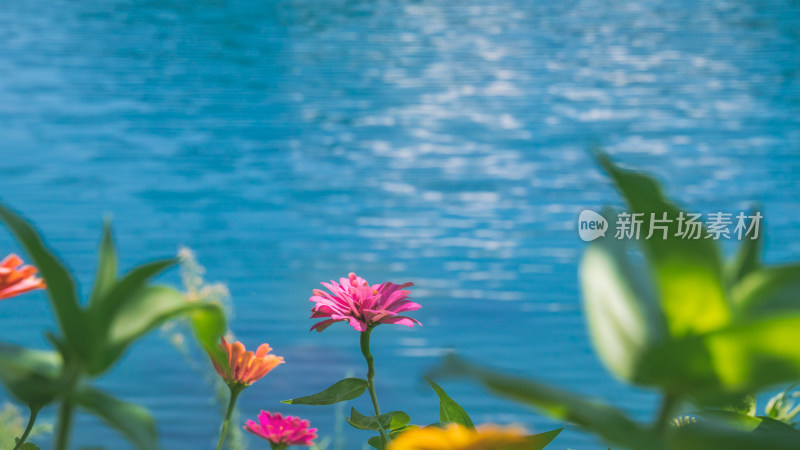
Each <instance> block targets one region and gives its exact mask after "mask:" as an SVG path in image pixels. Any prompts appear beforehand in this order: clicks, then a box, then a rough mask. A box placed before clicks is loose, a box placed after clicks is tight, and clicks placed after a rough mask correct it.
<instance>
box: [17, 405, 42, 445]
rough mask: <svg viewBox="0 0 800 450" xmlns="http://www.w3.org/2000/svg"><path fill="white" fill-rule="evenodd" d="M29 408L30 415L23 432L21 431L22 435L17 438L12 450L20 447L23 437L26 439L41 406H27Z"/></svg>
mask: <svg viewBox="0 0 800 450" xmlns="http://www.w3.org/2000/svg"><path fill="white" fill-rule="evenodd" d="M29 408H30V410H31V417H30V418H29V419H28V426H27V427H25V432H23V433H22V437H20V438H19V440H18V441H17V445H16V446H14V450H17V449H19V448H20V447H22V444H24V443H25V439H28V435H29V434H31V430H33V424H34V423H36V416H38V415H39V411H41V410H42V407H41V406H39V407H33V406H30V407H29Z"/></svg>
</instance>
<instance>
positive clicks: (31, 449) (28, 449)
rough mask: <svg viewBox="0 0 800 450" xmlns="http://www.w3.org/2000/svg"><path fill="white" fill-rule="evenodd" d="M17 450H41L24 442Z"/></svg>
mask: <svg viewBox="0 0 800 450" xmlns="http://www.w3.org/2000/svg"><path fill="white" fill-rule="evenodd" d="M19 450H41V449H40V448H39V447H38V446H37V445H36V444H33V443H30V442H26V443H24V444H22V446H21V447H20V448H19Z"/></svg>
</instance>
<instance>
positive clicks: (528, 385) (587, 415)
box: [436, 356, 662, 450]
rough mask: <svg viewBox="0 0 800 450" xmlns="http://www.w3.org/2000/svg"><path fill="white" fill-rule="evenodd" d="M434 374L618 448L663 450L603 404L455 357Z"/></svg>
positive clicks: (632, 423) (617, 412)
mask: <svg viewBox="0 0 800 450" xmlns="http://www.w3.org/2000/svg"><path fill="white" fill-rule="evenodd" d="M436 373H437V374H439V375H443V376H450V377H463V378H469V379H473V380H475V381H478V382H480V383H481V384H482V385H483V386H485V387H486V388H487V389H488V390H489V391H490V392H492V393H494V394H496V395H499V396H501V397H505V398H508V399H511V400H513V401H516V402H519V403H523V404H526V405H530V406H533V407H535V408H537V409H538V410H539V411H541V412H542V413H543V414H545V415H547V416H550V417H552V418H555V419H558V420H565V421H568V422H571V423H574V424H575V425H577V426H579V427H581V428H583V429H585V430H587V431H590V432H592V433H594V434H596V435H597V436H600V437H601V438H603V439H605V440H606V441H608V442H609V443H614V444H615V445H618V446H621V447H630V448H642V449H645V448H646V449H648V450H655V449H660V448H662V447H661V445H660V443H659V441H658V439H657V438H656V436H654V435H653V434H652V433H651V432H650V430H647V429H645V428H643V427H641V426H640V425H639V424H637V423H636V422H634V421H632V420H631V419H629V418H628V417H627V416H626V415H625V414H623V413H622V412H620V411H619V410H617V409H615V408H613V407H611V406H608V405H606V404H603V403H599V402H595V401H590V400H587V399H585V398H584V397H583V396H581V395H576V394H572V393H568V392H565V391H561V390H559V389H555V388H553V387H551V386H546V385H543V384H539V383H536V382H533V381H529V380H526V379H523V378H518V377H513V376H509V375H503V374H500V373H496V372H493V371H491V370H488V369H484V368H480V367H478V366H475V365H473V364H471V363H468V362H466V361H464V360H462V359H460V358H458V357H456V356H448V357H446V358H445V362H444V364H443V365H442V367H441V368H439V369H438V370H437V371H436Z"/></svg>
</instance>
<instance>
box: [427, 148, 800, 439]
mask: <svg viewBox="0 0 800 450" xmlns="http://www.w3.org/2000/svg"><path fill="white" fill-rule="evenodd" d="M598 159H599V162H600V165H601V166H602V167H603V169H604V170H605V171H606V172H607V173H608V175H609V176H610V177H611V179H612V180H613V182H614V184H615V185H616V187H617V188H618V189H619V191H620V192H621V194H622V197H623V198H624V200H625V201H626V203H627V205H628V208H629V212H630V213H641V214H642V216H641V217H642V219H643V222H644V223H643V224H642V228H643V229H645V230H646V229H649V227H650V222H651V221H652V220H654V219H656V220H657V219H662V218H663V214H664V213H666V214H667V217H668V218H671V219H672V222H670V223H669V224H668V225H666V226H667V227H668V228H667V231H666V233H667V237H666V238H665V239H660V238H659V236H658V235H657V236H656V238H653V239H643V240H639V241H631V240H620V239H615V238H614V237H605V238H601V239H598V240H596V241H594V242H592V243H591V244H590V245H589V247H588V249H587V250H586V252H585V254H584V257H583V261H582V264H581V270H580V280H581V285H582V288H583V298H584V310H585V316H586V319H587V325H588V329H589V334H590V336H591V339H592V342H593V344H594V347H595V350H596V352H597V354H598V356H599V358H600V359H601V360H602V362H603V363H604V365H605V366H606V368H607V369H608V370H609V371H610V372H611V373H612V374H614V375H615V376H616V377H617V378H618V379H620V380H621V381H623V382H625V383H628V384H631V385H635V386H641V387H645V388H650V389H653V390H656V391H657V392H659V393H660V394H661V398H662V405H661V408H660V410H659V411H658V412H657V413H656V414H655V420H654V422H653V423H648V424H645V423H639V422H637V421H635V420H633V419H631V418H630V417H628V416H627V415H626V414H625V413H624V412H622V411H621V410H620V409H617V408H615V407H613V406H612V405H609V404H607V403H604V402H601V401H596V400H591V399H587V398H586V397H585V396H583V395H578V394H573V393H570V392H566V391H563V390H560V389H556V388H553V387H551V386H547V385H544V384H540V383H537V382H535V381H532V380H529V379H524V378H520V377H515V376H509V375H505V374H502V373H498V372H496V371H493V370H490V369H487V368H484V367H482V366H480V365H476V364H473V363H470V362H467V361H465V360H463V359H461V358H459V357H456V356H451V357H448V358H447V359H446V361H445V362H444V364H443V365H442V367H441V368H439V369H438V370H437V372H436V373H437V374H438V375H447V376H455V377H464V378H469V379H473V380H475V381H478V382H479V383H481V384H483V385H484V386H485V387H486V388H488V390H489V391H491V392H493V393H495V394H497V395H500V396H503V397H506V398H509V399H511V400H513V401H517V402H521V403H524V404H526V405H530V406H532V407H534V408H536V409H537V410H538V411H541V412H542V413H544V414H546V415H548V416H550V417H553V418H556V419H560V420H565V421H568V422H571V423H573V424H575V425H577V426H579V427H580V428H582V429H583V430H585V431H587V432H589V433H592V434H595V435H596V436H598V437H599V438H601V439H602V440H603V441H605V442H606V443H607V444H608V445H611V446H614V447H617V448H628V449H637V450H668V449H669V450H716V449H720V450H752V449H798V448H800V431H798V430H797V429H795V428H794V425H795V422H796V421H795V420H794V419H795V418H796V417H797V415H798V413H800V406H798V405H797V404H798V403H800V402H798V401H797V398H798V397H797V395H796V394H792V393H791V391H790V390H787V391H786V392H784V393H782V394H779V395H778V396H776V397H775V398H773V399H772V400H771V401H770V404H769V405H768V407H767V411H766V412H765V414H764V415H757V413H756V408H755V394H758V393H761V392H764V391H767V390H769V389H771V388H773V387H774V386H776V385H777V384H780V383H792V382H796V381H798V380H800V264H799V263H793V264H786V265H780V266H767V265H764V264H763V262H762V261H761V247H762V245H761V239H760V236H759V239H754V240H753V239H747V240H745V241H744V242H743V244H742V245H741V248H740V249H739V252H738V254H737V255H736V256H735V257H733V258H732V259H731V260H730V261H727V262H723V260H722V256H721V250H720V248H719V246H718V245H717V242H716V241H714V240H709V239H702V238H701V239H681V238H679V237H677V236H676V235H677V234H679V233H678V227H679V226H680V225H679V223H678V222H677V221H676V220H675V219H676V218H677V217H679V216H680V215H681V213H682V211H681V209H680V208H679V207H678V206H677V205H676V204H675V203H673V202H672V201H670V200H669V199H667V198H666V197H665V196H664V194H663V193H662V190H661V188H660V186H659V184H658V183H657V182H656V181H655V180H654V179H653V178H651V177H649V176H647V175H644V174H641V173H638V172H636V171H631V170H625V169H622V168H620V167H618V166H616V165H615V164H614V163H613V162H612V161H611V160H610V159H609V158H608V157H607V156H606V155H603V154H599V155H598ZM611 213H613V211H612V210H610V209H608V210H607V211H606V213H605V214H604V215H605V216H610V215H611ZM659 225H663V223H659ZM705 231H706V230H703V233H702V236H705ZM761 236H763V233H761ZM687 409H688V410H689V411H691V412H692V415H691V416H688V417H687V416H682V417H678V418H677V419H676V415H677V414H679V413H680V412H683V411H685V410H687Z"/></svg>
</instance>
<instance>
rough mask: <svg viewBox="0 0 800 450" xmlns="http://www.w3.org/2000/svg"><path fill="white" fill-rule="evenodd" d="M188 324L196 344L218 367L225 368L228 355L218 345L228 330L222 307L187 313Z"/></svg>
mask: <svg viewBox="0 0 800 450" xmlns="http://www.w3.org/2000/svg"><path fill="white" fill-rule="evenodd" d="M209 305H215V304H211V303H209ZM189 323H190V324H191V326H192V331H193V333H194V337H195V339H196V340H197V343H198V344H200V346H201V347H202V348H203V349H204V350H205V351H206V352H207V353H208V354H209V356H210V357H211V358H212V359H213V360H214V361H216V362H217V364H219V365H220V367H227V364H228V354H227V353H226V352H225V351H224V350H222V346H221V345H220V337H222V335H223V334H225V331H226V330H227V329H228V325H227V319H226V318H225V312H224V311H223V309H222V307H221V306H219V307H209V308H197V309H195V310H194V311H192V312H190V313H189Z"/></svg>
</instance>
